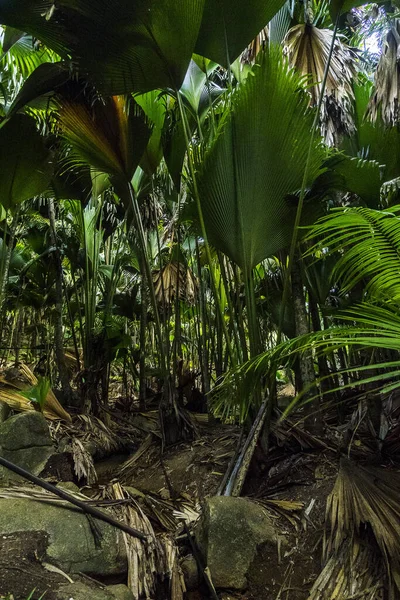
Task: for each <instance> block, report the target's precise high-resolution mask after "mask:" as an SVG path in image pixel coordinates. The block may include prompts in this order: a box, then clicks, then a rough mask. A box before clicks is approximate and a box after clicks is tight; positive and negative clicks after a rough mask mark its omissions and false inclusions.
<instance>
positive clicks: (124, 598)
mask: <svg viewBox="0 0 400 600" xmlns="http://www.w3.org/2000/svg"><path fill="white" fill-rule="evenodd" d="M107 591H109V592H111V593H112V594H113V598H115V600H133V594H132V592H131V590H130V589H129V588H128V587H127V586H126V585H123V584H122V583H120V584H119V585H109V586H107Z"/></svg>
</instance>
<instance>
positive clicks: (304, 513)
mask: <svg viewBox="0 0 400 600" xmlns="http://www.w3.org/2000/svg"><path fill="white" fill-rule="evenodd" d="M352 410H353V409H352ZM344 412H345V409H344ZM351 414H353V412H352V411H349V414H348V415H347V416H346V415H344V416H343V414H342V417H341V421H342V424H340V423H338V421H337V418H336V414H333V413H332V415H330V414H329V412H328V413H327V414H326V423H325V426H326V428H325V433H324V437H323V439H322V438H321V439H320V438H318V437H316V436H313V435H311V434H309V433H307V432H306V431H305V430H304V427H303V425H302V424H301V423H300V424H298V425H295V424H294V422H293V421H290V420H286V421H284V422H283V423H279V422H278V423H275V424H274V426H273V429H272V434H271V440H270V448H269V452H268V456H265V455H264V454H263V452H262V451H261V449H260V448H259V447H257V449H256V452H255V455H254V457H253V460H252V462H251V464H250V468H249V471H248V475H247V478H246V480H245V484H244V487H243V490H242V496H244V497H247V498H249V499H251V500H252V501H253V502H256V503H258V504H260V505H261V506H262V507H263V508H264V509H265V510H266V511H267V512H268V514H269V517H270V518H271V520H272V522H273V524H274V527H275V529H276V531H277V532H278V534H279V537H280V539H281V540H282V543H281V544H278V548H277V549H276V548H273V547H272V546H268V545H266V546H263V547H260V548H259V549H258V552H257V556H256V559H255V560H254V561H253V562H252V565H251V568H250V570H249V571H248V573H247V580H248V586H247V588H246V589H245V590H242V591H240V592H238V591H237V590H236V591H235V590H229V589H225V590H218V596H219V598H220V599H221V600H229V599H231V600H233V599H235V600H307V599H308V598H309V597H310V590H311V588H312V586H313V584H314V583H315V581H316V579H317V578H318V576H319V575H320V573H321V570H322V562H323V561H322V554H323V546H324V535H325V529H326V522H325V521H326V505H327V499H328V497H329V495H330V494H331V492H332V490H333V487H334V484H335V480H336V478H337V475H338V472H339V465H340V454H341V453H342V454H343V452H340V451H339V450H340V448H341V447H342V441H343V439H344V438H346V436H347V437H348V436H349V435H351V452H352V457H353V456H354V457H355V458H358V459H360V458H361V459H362V460H363V461H364V463H365V462H366V460H367V461H368V457H373V456H374V455H376V448H375V447H374V444H375V442H374V441H372V442H371V436H370V431H369V425H368V423H367V422H365V423H363V424H361V422H357V424H356V426H355V427H353V429H352V428H351V427H350V425H349V423H350V422H351V419H350V420H349V416H351ZM300 416H301V415H300ZM330 417H331V422H329V419H330ZM195 418H196V420H197V427H198V432H197V437H196V438H195V439H193V440H191V441H182V442H180V443H177V444H175V445H173V446H170V447H167V448H165V449H164V452H161V437H160V432H159V430H158V418H157V411H149V412H147V413H144V412H140V411H138V410H136V411H135V410H133V411H128V412H124V411H123V410H122V411H121V409H117V408H116V409H113V413H112V415H111V418H110V419H106V421H108V422H107V423H106V422H104V423H103V422H100V421H98V420H96V419H93V418H88V417H86V416H84V415H75V416H74V417H73V422H72V424H71V425H68V426H67V425H60V424H59V423H58V424H57V423H54V422H53V423H51V425H50V430H51V432H52V436H53V440H54V441H55V442H56V444H57V445H58V450H59V451H60V450H61V452H62V451H63V448H65V447H66V446H67V445H68V444H71V443H72V446H73V448H74V453H75V454H74V460H75V468H71V464H70V463H68V461H67V462H63V461H61V463H58V462H56V463H54V464H53V465H52V466H51V468H49V469H48V470H47V472H45V473H44V475H43V476H44V477H45V478H46V479H47V480H48V481H49V482H52V483H53V484H58V483H59V482H60V481H64V482H65V481H71V480H74V482H75V484H78V486H79V488H80V492H81V493H83V494H85V495H86V496H87V497H88V499H90V500H91V501H92V502H96V501H98V502H100V504H99V506H104V505H105V504H104V503H107V502H110V503H111V504H110V506H111V508H110V510H111V511H113V510H116V508H115V507H114V508H113V507H112V501H110V498H112V496H110V490H112V488H113V486H114V487H115V485H121V486H122V488H123V489H124V490H125V491H126V492H127V493H128V494H130V496H131V497H132V498H134V499H135V500H134V502H137V504H138V506H139V505H140V510H143V513H144V514H145V515H146V517H147V518H148V519H149V522H150V523H151V526H152V527H153V528H154V531H155V532H156V534H157V535H159V534H160V535H164V534H168V535H170V536H171V539H174V544H176V549H177V556H178V561H179V560H180V561H182V560H184V558H185V556H187V555H188V554H190V553H191V548H190V545H189V544H188V541H187V539H186V538H185V535H184V534H183V532H182V528H179V527H177V520H176V519H177V517H176V514H177V513H183V512H185V514H186V515H189V516H190V520H191V522H192V523H194V522H195V521H196V518H197V517H198V516H199V515H200V514H201V511H202V504H203V503H204V501H205V499H207V498H209V497H212V496H215V495H216V494H218V492H219V488H220V485H221V482H222V480H223V477H224V474H225V473H226V470H227V468H228V465H229V463H230V461H231V459H232V456H233V455H234V454H235V450H236V448H237V446H238V442H239V439H240V437H241V435H240V434H241V430H240V428H239V427H237V426H235V425H229V424H222V423H220V422H218V421H215V420H212V422H209V420H208V417H207V415H195ZM395 431H397V433H396V436H397V437H396V439H398V437H399V435H398V429H397V430H396V429H395ZM349 432H350V433H349ZM76 440H78V441H76ZM71 441H72V442H71ZM392 442H393V437H392ZM96 446H97V450H96ZM99 448H100V449H101V451H100V452H99ZM82 449H83V450H82ZM88 449H90V451H91V455H93V456H94V457H95V460H94V463H93V464H92V466H94V468H95V471H96V474H95V479H94V480H93V473H92V474H91V476H92V481H89V484H88V485H83V483H84V479H85V476H86V479H87V476H88V474H90V468H91V466H90V454H89V452H88ZM81 450H82V453H81V454H80V451H81ZM88 457H89V459H88ZM77 465H78V469H77ZM74 471H75V472H74ZM77 471H78V472H79V473H80V477H81V480H80V482H79V478H78V476H77ZM89 479H90V477H89ZM122 488H121V489H122ZM0 492H1V490H0ZM101 502H103V504H101ZM114 514H116V516H117V517H118V518H124V517H123V515H122V514H117V513H115V512H114ZM39 538H40V536H39ZM39 538H38V539H36V538H35V537H34V536H33V537H32V536H26V535H23V534H18V533H17V534H16V535H11V536H4V535H3V536H2V535H0V556H1V557H2V560H1V564H0V598H2V596H1V591H2V590H3V589H7V590H10V589H13V594H14V600H26V598H27V597H28V595H29V593H30V592H31V591H32V589H33V588H36V590H37V596H35V595H34V596H33V599H34V600H37V599H38V598H40V594H42V593H43V592H46V595H45V600H58V599H59V598H60V597H59V596H57V595H55V594H54V592H53V590H54V588H55V587H56V586H57V585H59V584H60V583H64V584H65V583H66V582H65V573H61V574H60V573H58V572H57V571H48V570H43V565H41V564H40V563H39V562H38V554H39V555H40V554H41V550H40V548H41V544H42V543H43V540H42V539H41V538H40V539H39ZM227 560H229V557H227ZM74 580H75V581H82V584H85V585H86V586H89V588H90V586H93V598H95V597H96V596H95V590H96V589H101V586H104V585H111V584H118V583H123V582H124V583H125V582H126V575H125V579H124V581H122V580H121V577H119V578H118V577H104V578H101V577H100V578H99V577H97V578H96V580H95V581H92V579H91V578H90V577H87V576H86V575H74ZM100 580H101V581H100ZM165 597H167V595H166V596H165ZM209 597H210V595H209V591H208V589H207V587H206V586H205V584H204V582H203V583H202V582H199V583H198V584H197V585H193V584H191V585H190V586H188V590H187V592H186V594H185V599H187V600H200V599H202V598H204V599H207V598H209ZM324 597H325V596H324ZM371 597H374V596H371ZM7 598H8V597H7ZM161 598H164V595H162V594H161V595H157V600H161Z"/></svg>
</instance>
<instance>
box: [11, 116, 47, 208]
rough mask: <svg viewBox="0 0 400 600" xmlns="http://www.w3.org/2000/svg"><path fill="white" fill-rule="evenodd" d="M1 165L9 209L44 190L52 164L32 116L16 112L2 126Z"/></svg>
mask: <svg viewBox="0 0 400 600" xmlns="http://www.w3.org/2000/svg"><path fill="white" fill-rule="evenodd" d="M0 164H1V169H0V200H1V204H2V205H3V207H4V208H5V209H6V210H9V209H12V208H15V207H16V206H17V205H18V204H20V203H21V202H23V201H24V200H28V199H29V198H32V197H33V196H36V195H37V194H40V193H42V192H44V191H45V189H46V188H47V186H48V184H49V182H50V178H51V175H52V170H53V167H52V163H51V160H50V153H49V151H48V150H47V148H46V146H45V143H44V140H43V138H42V137H41V135H40V134H39V133H38V132H37V130H36V125H35V121H34V120H33V119H31V118H29V117H27V116H25V115H16V116H15V117H14V118H13V119H11V120H10V121H8V122H7V123H6V124H5V125H4V127H2V128H1V129H0Z"/></svg>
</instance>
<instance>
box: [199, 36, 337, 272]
mask: <svg viewBox="0 0 400 600" xmlns="http://www.w3.org/2000/svg"><path fill="white" fill-rule="evenodd" d="M312 122H313V113H312V112H310V110H309V109H308V99H307V96H306V94H305V93H303V92H302V90H301V81H300V79H299V77H298V75H296V73H295V72H294V71H293V70H291V69H289V67H288V66H287V63H286V61H285V60H284V58H283V57H282V54H281V51H280V49H279V48H277V49H276V48H274V49H272V50H271V52H270V53H268V54H266V56H265V57H264V59H263V61H262V65H261V66H257V67H256V68H255V71H254V75H253V74H252V75H249V77H248V78H247V80H246V82H245V83H244V84H243V85H242V86H240V87H239V90H238V91H237V93H236V95H235V97H234V99H233V107H232V110H231V112H230V113H228V115H227V116H226V118H225V123H224V124H223V126H222V130H221V132H220V134H219V136H218V137H217V138H216V140H215V142H214V143H213V145H212V146H211V148H210V149H209V150H208V151H207V153H206V158H205V161H204V165H203V166H202V169H201V174H200V180H199V187H200V194H201V204H202V208H203V214H204V220H205V225H206V229H207V233H208V235H209V237H210V241H211V242H212V243H213V244H214V245H215V246H216V247H217V248H218V249H220V250H222V251H223V252H225V254H227V255H228V256H229V257H230V258H231V259H232V260H234V261H235V262H236V263H237V264H238V265H240V266H241V267H242V268H245V269H248V270H250V269H251V268H253V267H254V266H255V265H256V264H258V263H259V262H260V261H261V260H263V259H264V258H266V257H267V256H271V255H272V254H274V253H276V252H277V251H278V250H280V249H282V248H284V247H285V246H287V245H288V244H289V242H290V239H291V235H292V231H293V224H294V217H295V213H296V204H297V198H296V196H295V193H296V191H297V190H299V189H300V188H301V185H302V180H303V176H304V167H305V164H306V160H307V155H308V150H309V146H310V141H311V128H312ZM324 154H325V151H324V149H323V147H322V145H321V144H320V142H319V140H316V141H315V142H314V143H313V145H312V148H311V160H310V166H309V167H310V168H309V177H308V181H307V185H309V184H310V183H311V182H312V181H313V179H314V178H315V177H316V176H317V175H318V174H319V172H320V169H321V165H322V162H323V159H324Z"/></svg>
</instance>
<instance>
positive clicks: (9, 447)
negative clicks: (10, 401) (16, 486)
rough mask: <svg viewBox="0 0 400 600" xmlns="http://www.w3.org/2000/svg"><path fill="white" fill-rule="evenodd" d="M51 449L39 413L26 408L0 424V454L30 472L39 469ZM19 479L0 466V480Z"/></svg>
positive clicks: (38, 470)
mask: <svg viewBox="0 0 400 600" xmlns="http://www.w3.org/2000/svg"><path fill="white" fill-rule="evenodd" d="M53 452H54V448H53V442H52V440H51V437H50V432H49V427H48V425H47V422H46V419H45V418H44V416H43V415H42V414H40V413H38V412H26V413H22V414H19V415H15V416H13V417H10V418H9V419H7V420H6V421H4V423H1V424H0V455H1V456H2V457H3V458H6V459H7V460H9V461H11V462H13V463H15V464H16V465H18V466H19V467H22V468H24V469H26V470H27V471H30V472H31V473H33V474H34V475H39V474H40V473H41V472H42V471H43V469H44V467H45V466H46V463H47V461H48V459H49V458H50V456H51V455H52V454H53ZM21 479H22V478H21V477H19V476H18V475H15V474H14V473H13V472H12V471H9V470H8V469H5V468H4V467H0V481H3V482H4V481H7V480H21Z"/></svg>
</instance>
